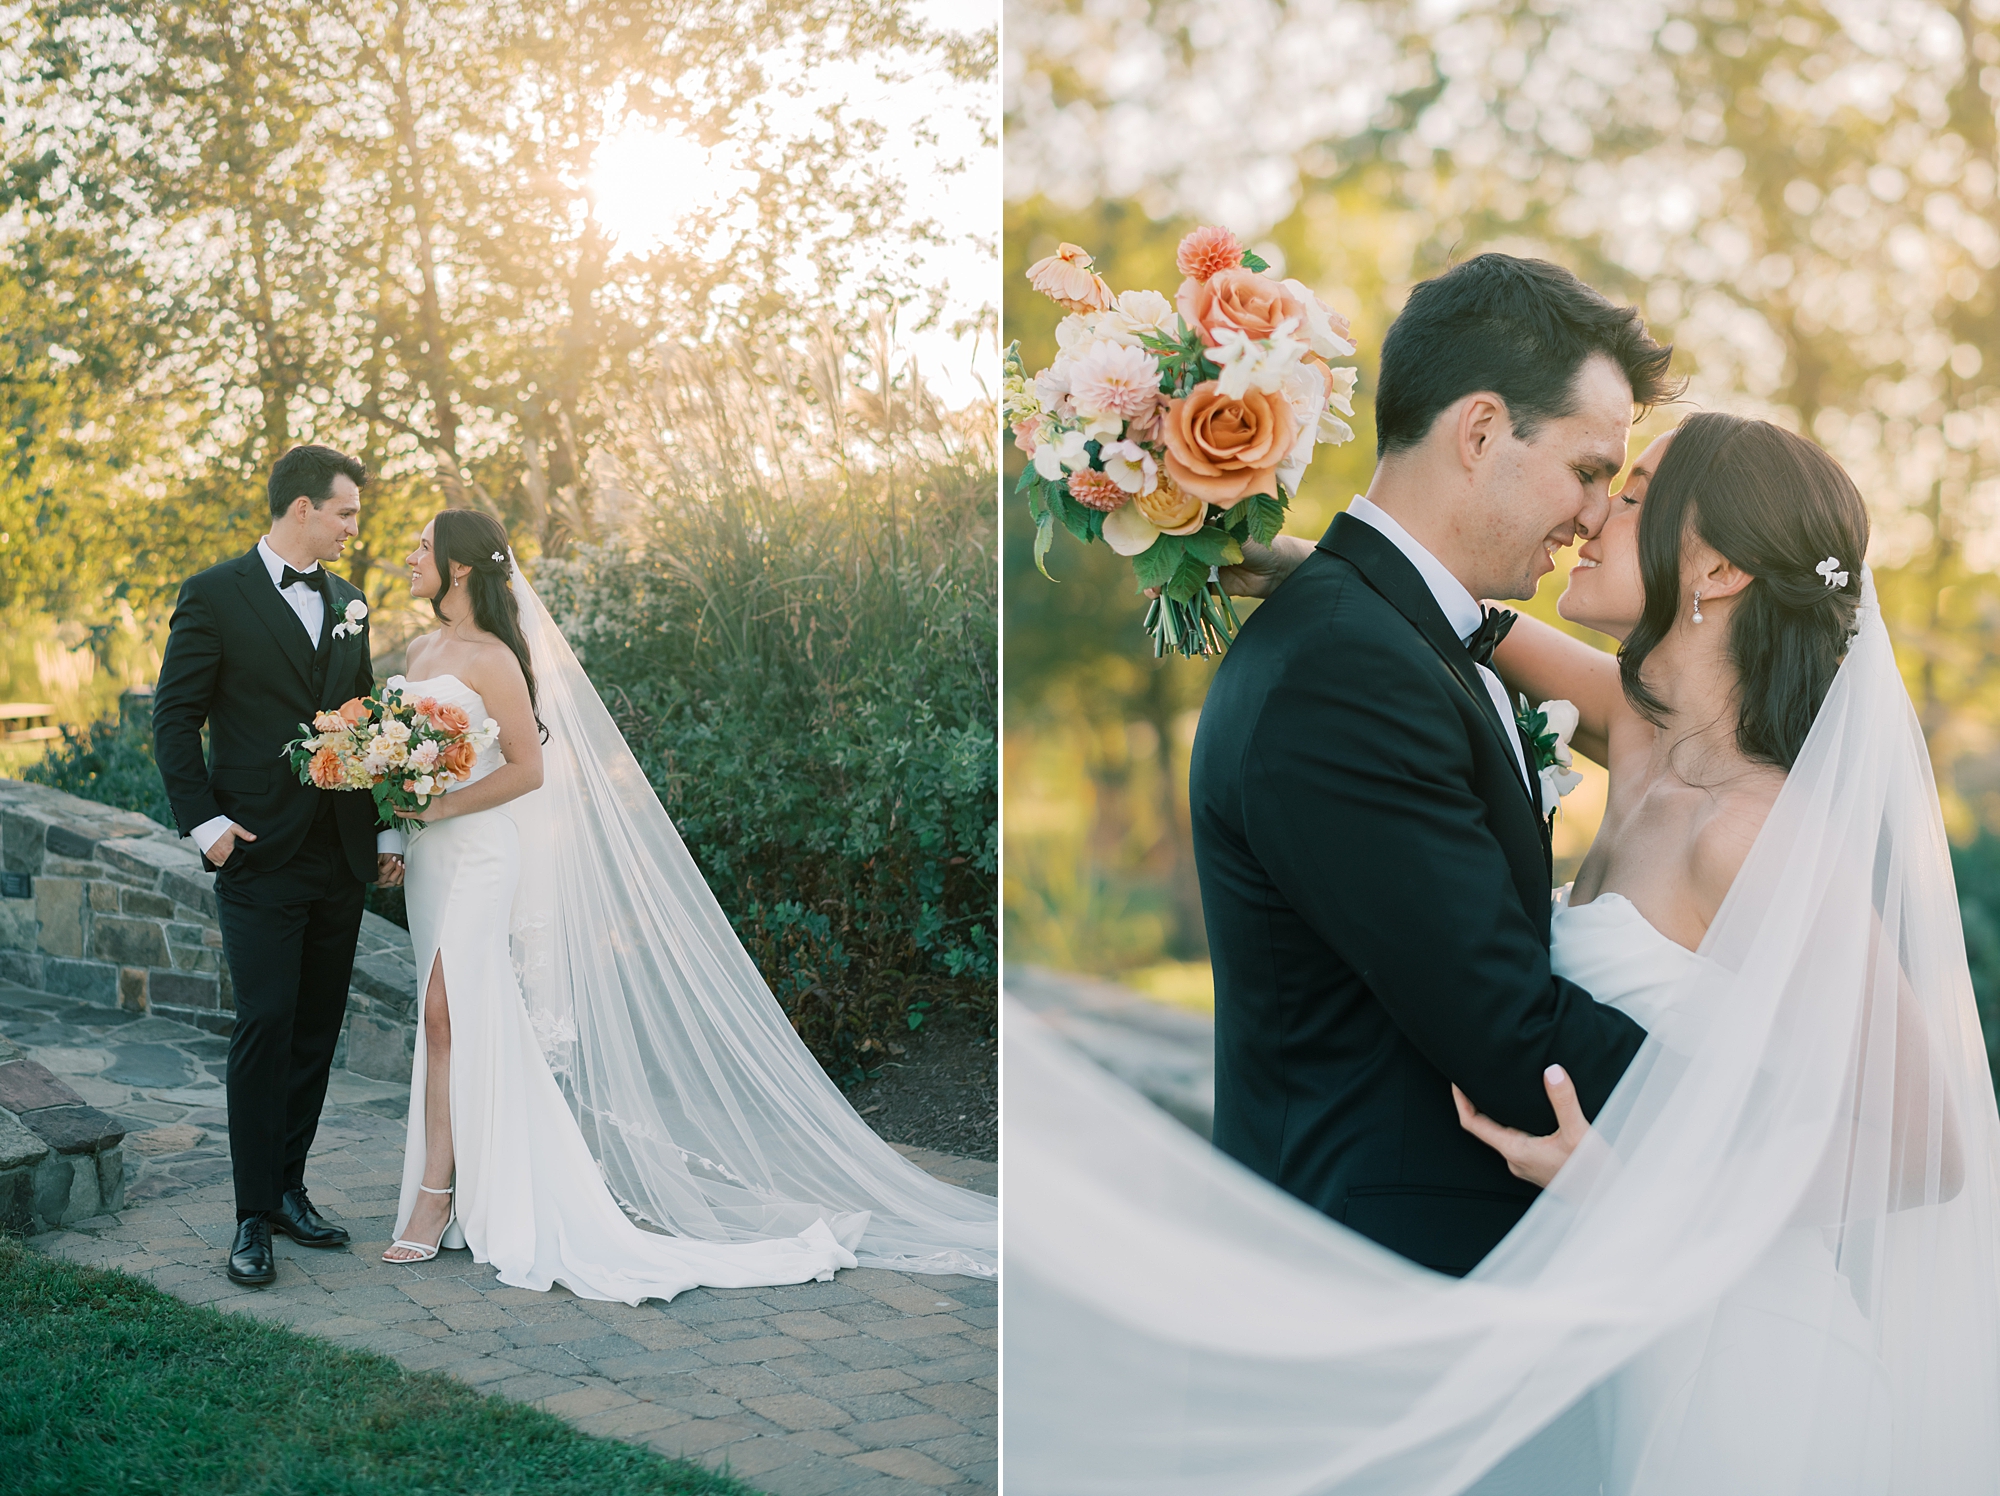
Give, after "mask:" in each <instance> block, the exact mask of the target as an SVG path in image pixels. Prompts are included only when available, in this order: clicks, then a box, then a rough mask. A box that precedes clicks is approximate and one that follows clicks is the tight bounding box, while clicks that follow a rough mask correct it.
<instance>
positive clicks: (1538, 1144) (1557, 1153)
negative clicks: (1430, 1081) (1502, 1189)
mask: <svg viewBox="0 0 2000 1496" xmlns="http://www.w3.org/2000/svg"><path fill="white" fill-rule="evenodd" d="M1542 1085H1543V1086H1544V1088H1546V1089H1547V1091H1548V1093H1549V1105H1550V1106H1552V1107H1554V1108H1555V1113H1556V1130H1555V1131H1554V1132H1552V1133H1550V1134H1549V1135H1548V1136H1547V1137H1539V1138H1538V1137H1536V1136H1535V1135H1534V1134H1533V1133H1527V1132H1521V1131H1519V1130H1518V1129H1516V1128H1512V1127H1507V1126H1504V1125H1502V1124H1501V1123H1498V1122H1495V1121H1494V1120H1493V1119H1492V1118H1491V1117H1489V1116H1487V1115H1486V1114H1485V1113H1484V1112H1482V1111H1480V1110H1479V1108H1477V1107H1476V1106H1474V1105H1473V1104H1472V1103H1471V1102H1470V1101H1468V1100H1467V1099H1466V1096H1465V1092H1463V1091H1461V1090H1459V1088H1458V1087H1457V1086H1453V1087H1452V1088H1451V1099H1452V1100H1453V1101H1455V1102H1456V1103H1457V1104H1458V1125H1459V1126H1460V1127H1463V1128H1464V1129H1465V1130H1466V1131H1467V1132H1469V1133H1471V1134H1472V1135H1473V1136H1474V1137H1475V1138H1478V1139H1479V1141H1480V1142H1482V1143H1484V1144H1485V1145H1486V1146H1487V1147H1489V1148H1491V1149H1492V1150H1493V1151H1494V1152H1495V1153H1498V1154H1499V1155H1500V1156H1501V1157H1502V1158H1503V1159H1505V1160H1506V1161H1507V1172H1508V1173H1510V1174H1512V1175H1513V1176H1514V1177H1515V1178H1516V1179H1525V1180H1527V1181H1528V1183H1530V1184H1538V1185H1540V1186H1541V1187H1542V1188H1543V1189H1547V1188H1548V1185H1549V1181H1550V1180H1551V1179H1554V1178H1555V1177H1556V1175H1557V1174H1558V1173H1560V1172H1561V1170H1562V1166H1563V1165H1564V1164H1566V1163H1568V1162H1569V1156H1570V1155H1571V1154H1572V1153H1574V1152H1576V1150H1577V1145H1578V1144H1580V1143H1581V1142H1582V1141H1583V1140H1584V1138H1585V1137H1586V1136H1588V1135H1589V1133H1590V1121H1589V1119H1588V1118H1586V1117H1585V1116H1584V1115H1583V1105H1582V1103H1580V1102H1579V1101H1578V1100H1577V1099H1576V1087H1575V1086H1574V1085H1573V1084H1572V1083H1571V1082H1570V1078H1569V1072H1568V1071H1566V1070H1564V1069H1563V1067H1562V1066H1560V1065H1551V1066H1549V1068H1548V1069H1546V1070H1544V1071H1543V1072H1542Z"/></svg>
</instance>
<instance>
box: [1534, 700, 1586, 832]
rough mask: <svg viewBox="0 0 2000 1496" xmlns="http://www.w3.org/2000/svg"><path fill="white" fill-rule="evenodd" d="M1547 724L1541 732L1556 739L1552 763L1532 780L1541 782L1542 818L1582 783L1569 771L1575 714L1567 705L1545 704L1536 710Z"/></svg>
mask: <svg viewBox="0 0 2000 1496" xmlns="http://www.w3.org/2000/svg"><path fill="white" fill-rule="evenodd" d="M1537 710H1538V711H1540V712H1541V714H1542V717H1543V718H1544V720H1545V721H1546V722H1547V723H1548V726H1547V728H1546V729H1545V731H1548V732H1552V733H1554V734H1555V735H1556V746H1555V757H1556V761H1555V762H1554V763H1552V764H1550V765H1549V766H1548V767H1547V768H1545V769H1543V770H1542V771H1541V772H1540V773H1539V774H1538V775H1537V776H1536V777H1537V778H1539V779H1540V780H1541V782H1542V814H1543V815H1552V814H1554V812H1555V809H1556V807H1557V806H1558V805H1560V804H1562V797H1563V796H1564V795H1567V794H1568V793H1569V792H1570V791H1571V790H1573V789H1575V788H1576V787H1577V786H1578V785H1580V784H1582V783H1583V776H1582V775H1581V774H1579V773H1577V772H1576V771H1575V770H1574V769H1572V768H1571V767H1570V765H1571V764H1573V763H1574V762H1575V758H1574V756H1573V755H1572V754H1571V752H1570V746H1569V740H1570V738H1571V736H1572V735H1574V733H1575V732H1576V724H1577V715H1578V714H1577V710H1576V707H1575V705H1574V704H1572V703H1570V702H1567V701H1545V702H1543V703H1542V704H1541V706H1540V707H1538V708H1537Z"/></svg>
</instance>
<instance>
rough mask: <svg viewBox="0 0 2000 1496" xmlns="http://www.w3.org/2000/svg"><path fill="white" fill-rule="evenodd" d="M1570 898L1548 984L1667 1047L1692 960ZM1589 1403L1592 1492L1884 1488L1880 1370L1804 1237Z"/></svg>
mask: <svg viewBox="0 0 2000 1496" xmlns="http://www.w3.org/2000/svg"><path fill="white" fill-rule="evenodd" d="M1569 892H1570V890H1569V888H1568V887H1564V888H1562V889H1560V890H1558V891H1557V893H1556V907H1555V918H1554V924H1553V926H1552V929H1551V935H1550V947H1549V954H1550V961H1551V964H1552V965H1553V966H1554V968H1555V971H1556V973H1557V974H1558V975H1559V976H1563V977H1567V978H1568V979H1569V980H1571V981H1573V982H1575V983H1577V985H1579V986H1581V987H1583V988H1584V989H1585V990H1586V991H1588V992H1589V993H1591V994H1592V995H1593V996H1594V997H1595V998H1596V999H1597V1000H1598V1001H1599V1002H1601V1003H1605V1004H1608V1005H1609V1006H1611V1007H1615V1008H1617V1009H1619V1010H1620V1011H1621V1012H1623V1013H1626V1014H1627V1015H1629V1016H1630V1017H1631V1018H1632V1019H1633V1020H1634V1021H1636V1022H1637V1023H1639V1024H1640V1025H1641V1026H1642V1027H1644V1028H1645V1029H1646V1031H1647V1032H1648V1033H1649V1034H1652V1035H1653V1036H1654V1037H1655V1038H1657V1039H1659V1040H1660V1041H1661V1042H1662V1043H1663V1044H1664V1045H1666V1046H1667V1047H1668V1048H1670V1049H1671V1048H1673V1047H1675V1044H1674V1040H1675V1030H1676V1027H1677V1025H1676V1020H1675V1014H1674V1011H1673V1007H1672V1001H1673V994H1674V992H1675V990H1676V987H1677V984H1679V983H1681V982H1682V980H1683V979H1684V978H1685V977H1686V976H1687V975H1688V973H1689V972H1690V970H1691V969H1692V968H1693V967H1694V966H1696V965H1697V964H1698V963H1699V962H1700V960H1701V957H1699V956H1697V955H1696V954H1695V953H1694V952H1693V951H1690V950H1688V949H1687V948H1686V947H1685V946H1682V945H1677V944H1675V943H1674V942H1673V941H1671V940H1669V939H1668V938H1667V937H1666V936H1664V935H1662V934H1661V933H1660V932H1659V931H1658V930H1656V929H1654V928H1653V926H1652V925H1651V924H1649V923H1648V922H1647V920H1646V917H1645V916H1644V915H1643V914H1641V913H1640V912H1639V910H1638V907H1637V906H1636V905H1634V904H1633V903H1632V902H1631V901H1630V900H1629V899H1627V898H1625V897H1624V895H1622V894H1615V893H1604V894H1599V895H1598V896H1597V897H1596V898H1595V899H1592V900H1591V901H1590V902H1589V903H1587V904H1582V905H1578V906H1576V907H1574V908H1572V907H1571V906H1570V903H1569ZM1680 990H1682V991H1685V990H1686V989H1685V988H1681V989H1680ZM1591 1400H1592V1402H1593V1404H1594V1412H1595V1415H1596V1421H1597V1427H1598V1439H1597V1443H1598V1449H1599V1455H1600V1458H1601V1459H1602V1461H1603V1465H1602V1469H1601V1479H1602V1482H1603V1487H1602V1488H1603V1490H1604V1491H1605V1492H1607V1493H1614V1496H1646V1493H1649V1492H1656V1491H1676V1492H1681V1491H1694V1490H1699V1491H1704V1492H1709V1493H1713V1496H1763V1493H1766V1492H1770V1491H1774V1490H1797V1489H1806V1490H1810V1491H1813V1492H1814V1493H1815V1496H1887V1493H1888V1491H1889V1489H1890V1473H1889V1471H1890V1428H1889V1407H1890V1394H1889V1385H1888V1372H1887V1368H1886V1367H1885V1366H1884V1365H1883V1363H1882V1361H1881V1359H1880V1358H1879V1357H1878V1355H1877V1354H1876V1350H1875V1346H1874V1341H1873V1336H1872V1334H1871V1331H1870V1329H1869V1325H1868V1322H1867V1320H1866V1319H1865V1318H1864V1317H1863V1315H1862V1313H1861V1311H1860V1309H1859V1308H1858V1307H1857V1306H1856V1303H1855V1299H1854V1293H1853V1289H1852V1286H1851V1285H1850V1283H1849V1281H1848V1279H1847V1278H1846V1277H1845V1276H1843V1275H1842V1274H1841V1272H1840V1271H1839V1269H1838V1267H1837V1265H1836V1263H1835V1260H1834V1255H1833V1251H1832V1248H1831V1247H1830V1245H1829V1244H1828V1242H1827V1241H1826V1240H1825V1236H1824V1233H1822V1231H1821V1230H1820V1228H1818V1227H1816V1226H1805V1225H1800V1226H1794V1227H1791V1228H1789V1229H1787V1230H1786V1231H1784V1232H1783V1233H1782V1234H1781V1235H1780V1236H1779V1238H1778V1240H1777V1241H1776V1243H1774V1244H1773V1246H1772V1247H1771V1249H1770V1251H1769V1252H1767V1253H1766V1254H1765V1256H1764V1257H1763V1259H1762V1260H1761V1261H1759V1262H1758V1263H1757V1265H1756V1266H1755V1267H1754V1268H1752V1269H1751V1271H1750V1273H1749V1275H1748V1276H1747V1277H1746V1278H1745V1279H1744V1280H1743V1281H1742V1282H1741V1283H1740V1284H1739V1285H1738V1286H1737V1288H1736V1289H1735V1290H1734V1291H1733V1292H1731V1293H1730V1294H1729V1295H1727V1296H1726V1297H1725V1298H1724V1299H1723V1301H1722V1303H1721V1304H1720V1305H1719V1306H1718V1307H1717V1308H1715V1309H1714V1310H1712V1311H1710V1312H1709V1313H1707V1314H1704V1315H1702V1316H1700V1317H1699V1318H1698V1319H1696V1320H1694V1321H1692V1322H1690V1323H1688V1324H1686V1325H1683V1326H1681V1327H1680V1328H1679V1329H1677V1330H1675V1331H1673V1332H1671V1333H1669V1334H1668V1335H1667V1336H1666V1337H1665V1338H1664V1339H1662V1340H1660V1341H1659V1342H1657V1343H1656V1344H1655V1345H1654V1346H1653V1347H1652V1348H1651V1349H1649V1350H1648V1351H1646V1352H1644V1353H1643V1354H1641V1355H1640V1356H1639V1357H1637V1358H1636V1359H1635V1360H1633V1361H1632V1362H1630V1363H1629V1364H1628V1365H1627V1366H1626V1367H1625V1368H1623V1369H1622V1370H1621V1371H1620V1372H1619V1373H1618V1374H1617V1375H1616V1376H1614V1377H1613V1378H1612V1379H1611V1380H1610V1381H1609V1382H1608V1383H1606V1384H1605V1385H1604V1386H1602V1387H1600V1388H1599V1389H1598V1390H1597V1391H1596V1392H1595V1393H1593V1394H1592V1399H1591ZM1830 1410H1835V1411H1837V1416H1829V1412H1830ZM1802 1469H1803V1470H1810V1471H1811V1472H1812V1479H1810V1480H1809V1481H1808V1482H1807V1484H1806V1485H1804V1486H1803V1487H1801V1486H1798V1485H1796V1484H1794V1481H1795V1479H1796V1477H1797V1474H1798V1472H1799V1471H1800V1470H1802ZM1592 1489H1594V1487H1592Z"/></svg>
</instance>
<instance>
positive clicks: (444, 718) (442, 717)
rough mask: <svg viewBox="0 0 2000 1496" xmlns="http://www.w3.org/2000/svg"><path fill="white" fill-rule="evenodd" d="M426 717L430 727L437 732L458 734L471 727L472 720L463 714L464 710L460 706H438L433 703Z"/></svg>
mask: <svg viewBox="0 0 2000 1496" xmlns="http://www.w3.org/2000/svg"><path fill="white" fill-rule="evenodd" d="M428 715H429V717H430V719H431V726H433V727H435V728H436V729H437V730H438V731H439V732H449V733H460V732H464V731H465V730H466V728H468V727H470V726H472V719H471V718H470V717H468V716H467V715H466V714H465V708H464V707H462V706H451V705H449V704H445V705H439V704H438V703H436V702H433V703H432V704H431V709H430V712H429V713H428Z"/></svg>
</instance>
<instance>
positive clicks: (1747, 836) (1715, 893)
mask: <svg viewBox="0 0 2000 1496" xmlns="http://www.w3.org/2000/svg"><path fill="white" fill-rule="evenodd" d="M1784 787H1785V773H1784V770H1782V769H1776V768H1772V767H1770V766H1769V765H1764V764H1758V765H1753V766H1751V767H1750V768H1749V769H1748V770H1747V771H1746V772H1745V773H1744V774H1743V775H1742V776H1741V777H1740V778H1739V779H1737V780H1736V781H1734V782H1733V783H1731V784H1730V785H1729V786H1728V787H1727V788H1726V789H1723V790H1721V791H1719V792H1717V794H1716V795H1715V798H1714V800H1713V802H1712V804H1711V805H1710V808H1709V812H1708V814H1706V815H1704V816H1702V817H1700V818H1698V819H1697V821H1696V822H1695V824H1694V827H1693V834H1692V835H1691V836H1690V838H1689V841H1688V874H1689V882H1690V885H1691V887H1692V890H1693V893H1694V896H1695V900H1696V902H1697V903H1699V904H1700V905H1701V906H1702V911H1703V915H1704V918H1705V919H1706V920H1713V919H1714V918H1715V913H1716V911H1717V910H1718V909H1720V908H1721V907H1722V901H1723V899H1724V898H1726V897H1727V896H1728V894H1729V890H1730V888H1731V886H1733V885H1734V884H1735V882H1736V876H1737V874H1739V873H1741V872H1742V871H1743V864H1744V863H1745V862H1746V861H1748V860H1749V857H1750V849H1751V848H1752V847H1754V846H1755V845H1756V844H1757V834H1758V833H1759V832H1761V831H1762V830H1763V829H1764V822H1765V821H1766V820H1768V819H1769V818H1770V815H1771V807H1772V806H1773V805H1775V804H1776V803H1777V799H1778V792H1779V791H1780V790H1782V789H1783V788H1784Z"/></svg>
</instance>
